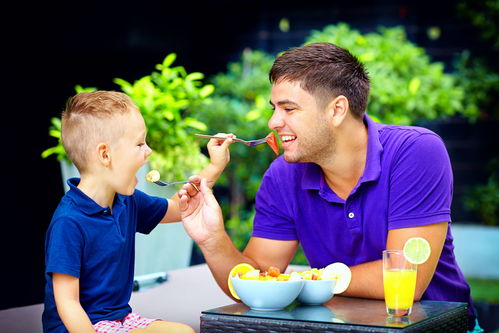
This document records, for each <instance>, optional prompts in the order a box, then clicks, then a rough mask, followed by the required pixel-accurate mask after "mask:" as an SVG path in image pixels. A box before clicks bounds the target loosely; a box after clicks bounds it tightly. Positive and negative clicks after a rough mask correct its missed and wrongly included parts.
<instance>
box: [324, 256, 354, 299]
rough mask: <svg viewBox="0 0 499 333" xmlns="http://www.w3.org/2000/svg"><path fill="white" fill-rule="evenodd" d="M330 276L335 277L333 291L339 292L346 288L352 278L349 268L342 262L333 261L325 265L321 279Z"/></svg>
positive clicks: (329, 277)
mask: <svg viewBox="0 0 499 333" xmlns="http://www.w3.org/2000/svg"><path fill="white" fill-rule="evenodd" d="M331 278H336V284H335V286H334V290H333V293H335V294H341V293H342V292H344V291H345V290H347V288H348V286H349V285H350V281H351V280H352V271H350V268H349V267H348V266H347V265H345V264H344V263H341V262H335V263H332V264H330V265H327V266H326V267H325V268H324V272H323V273H322V279H323V280H327V279H331Z"/></svg>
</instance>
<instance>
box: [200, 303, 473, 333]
mask: <svg viewBox="0 0 499 333" xmlns="http://www.w3.org/2000/svg"><path fill="white" fill-rule="evenodd" d="M467 326H468V313H467V304H466V303H460V302H441V301H420V302H416V303H414V306H413V311H412V314H411V315H410V316H408V317H402V318H391V317H389V316H388V315H387V314H386V312H385V303H384V301H380V300H370V299H362V298H351V297H341V296H335V297H333V298H332V299H331V301H329V302H328V303H326V304H325V305H318V306H306V305H301V304H300V303H298V302H297V301H295V302H294V303H293V304H291V305H290V306H288V307H287V308H285V309H284V310H282V311H269V312H265V311H255V310H251V309H249V308H248V307H247V306H246V305H244V304H241V303H235V304H230V305H226V306H222V307H218V308H214V309H210V310H206V311H203V312H202V315H201V333H214V332H216V333H219V332H466V330H467Z"/></svg>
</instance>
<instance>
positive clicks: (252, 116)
mask: <svg viewBox="0 0 499 333" xmlns="http://www.w3.org/2000/svg"><path fill="white" fill-rule="evenodd" d="M261 116H262V113H261V111H260V110H259V109H253V110H251V111H249V112H248V113H247V114H246V116H245V119H246V120H247V121H253V120H255V119H258V118H260V117H261Z"/></svg>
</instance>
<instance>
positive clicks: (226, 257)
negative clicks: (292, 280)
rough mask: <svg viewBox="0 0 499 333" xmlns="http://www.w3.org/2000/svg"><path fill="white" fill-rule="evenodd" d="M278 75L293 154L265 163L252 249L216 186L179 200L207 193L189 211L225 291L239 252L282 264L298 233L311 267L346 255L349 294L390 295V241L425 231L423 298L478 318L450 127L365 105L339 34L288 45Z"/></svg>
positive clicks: (282, 126) (288, 149)
mask: <svg viewBox="0 0 499 333" xmlns="http://www.w3.org/2000/svg"><path fill="white" fill-rule="evenodd" d="M270 81H271V83H272V92H271V96H270V104H271V105H272V107H273V108H274V113H273V115H272V117H271V118H270V120H269V123H268V124H269V127H270V128H271V129H272V130H275V131H276V132H277V133H278V134H279V136H280V138H281V142H282V148H283V149H284V154H283V156H281V157H279V158H278V159H276V160H275V161H274V162H273V163H272V165H271V166H270V167H269V169H268V170H267V171H266V173H265V175H264V178H263V181H262V184H261V187H260V189H259V191H258V194H257V197H256V216H255V219H254V230H253V235H252V237H251V239H250V241H249V243H248V245H247V246H246V248H245V250H244V251H243V253H241V252H239V251H238V250H237V249H236V248H235V247H234V245H233V244H232V242H231V241H230V238H229V236H228V235H227V234H226V232H225V231H224V226H223V222H222V220H221V218H220V216H218V215H217V214H218V213H219V208H217V204H216V201H215V200H214V198H212V196H211V195H210V193H209V192H202V193H203V194H204V195H203V197H201V196H199V195H198V196H197V197H199V198H192V199H188V198H187V196H185V197H184V199H183V201H182V202H183V204H184V205H185V207H187V205H189V206H190V205H199V204H201V203H202V202H201V201H204V204H203V205H202V206H201V205H200V206H199V208H200V209H201V211H200V213H199V214H197V215H195V214H192V215H190V216H186V215H185V214H184V220H185V221H184V225H185V227H186V230H187V232H188V233H189V235H190V236H191V237H192V238H193V239H194V241H196V242H197V243H198V245H199V247H200V249H201V250H202V252H203V254H204V256H205V258H206V262H207V263H208V265H209V267H210V269H211V271H212V273H213V275H214V277H215V279H216V280H217V282H218V284H219V285H220V287H221V288H222V289H223V290H224V292H226V293H227V294H229V293H228V287H227V276H228V274H229V271H230V269H231V268H232V267H233V266H235V265H236V264H239V263H242V262H246V263H249V264H251V265H253V266H255V267H258V268H260V269H262V270H266V269H268V267H269V266H277V267H279V268H280V269H281V271H284V270H285V269H286V267H287V266H288V264H289V263H290V261H291V259H292V258H293V255H294V254H295V252H296V249H297V248H298V245H299V243H300V244H301V246H302V248H303V251H304V253H305V255H306V256H307V259H308V261H309V263H310V265H311V266H312V267H315V268H322V267H325V266H327V265H328V264H330V263H332V262H337V261H339V262H343V263H345V264H346V265H348V266H349V267H350V270H351V272H352V279H351V283H350V285H349V287H348V289H347V290H346V291H345V292H344V293H343V294H342V295H345V296H354V297H365V298H375V299H383V297H384V292H383V277H382V261H381V255H382V251H383V250H385V249H402V247H403V245H404V243H405V241H406V240H407V239H409V238H411V237H423V238H425V239H426V240H427V241H428V242H429V243H430V245H431V249H432V251H431V255H430V258H429V259H428V261H427V262H425V263H424V264H422V265H420V266H419V267H418V276H417V285H416V293H415V299H416V300H420V299H430V300H447V301H463V302H468V303H469V305H470V306H469V313H470V327H469V329H473V328H474V326H475V318H476V316H475V312H474V309H473V306H472V301H471V297H470V288H469V286H468V284H467V283H466V281H465V279H464V277H463V275H462V273H461V270H460V269H459V267H458V265H457V263H456V260H455V257H454V254H453V244H452V241H453V238H452V234H451V231H450V226H449V222H450V221H451V216H450V206H451V201H452V186H453V183H452V182H453V180H452V169H451V165H450V160H449V156H448V154H447V151H446V149H445V145H444V143H443V142H442V140H441V138H440V137H439V136H437V135H436V134H435V133H433V132H431V131H429V130H427V129H424V128H420V127H409V126H393V125H384V124H379V123H375V122H374V121H373V120H372V119H371V118H370V117H368V116H367V115H366V114H365V112H366V107H367V101H368V96H369V89H370V86H369V77H368V75H367V73H366V72H365V70H364V68H363V65H362V64H361V63H360V62H358V60H357V59H356V58H355V57H354V56H352V55H351V54H350V53H349V52H348V51H347V50H344V49H342V48H340V47H338V46H336V45H333V44H330V43H315V44H309V45H306V46H302V47H298V48H295V49H291V50H288V51H287V52H284V53H283V54H282V55H281V56H280V57H278V58H277V59H276V61H275V63H274V65H273V67H272V69H271V71H270ZM188 200H192V201H188ZM201 207H202V208H201ZM217 209H218V213H216V212H217ZM207 214H211V216H210V217H209V216H208V215H207ZM215 215H217V216H216V217H215Z"/></svg>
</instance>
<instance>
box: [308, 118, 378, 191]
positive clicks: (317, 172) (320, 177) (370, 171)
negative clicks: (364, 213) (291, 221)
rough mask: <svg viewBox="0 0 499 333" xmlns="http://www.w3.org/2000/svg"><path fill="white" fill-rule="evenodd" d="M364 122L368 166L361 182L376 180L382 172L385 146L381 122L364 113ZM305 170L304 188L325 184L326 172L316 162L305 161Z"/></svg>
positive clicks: (319, 187)
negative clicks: (381, 135) (382, 154)
mask: <svg viewBox="0 0 499 333" xmlns="http://www.w3.org/2000/svg"><path fill="white" fill-rule="evenodd" d="M364 124H365V125H366V127H367V156H366V167H365V168H364V172H363V173H362V176H361V177H360V179H359V184H360V183H364V182H369V181H375V180H377V179H378V178H379V175H380V173H381V153H382V152H383V146H382V145H381V142H380V141H379V132H378V131H379V127H380V125H381V124H378V123H376V122H374V121H373V120H372V119H371V118H370V117H369V116H368V115H367V114H364ZM303 164H304V166H303V168H304V172H303V177H302V182H301V185H302V188H303V189H305V190H319V189H321V188H322V187H323V186H325V180H324V174H323V173H322V170H321V168H320V167H319V166H318V165H317V164H315V163H303Z"/></svg>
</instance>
